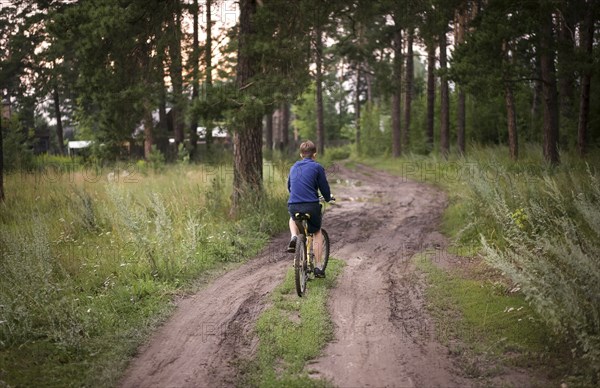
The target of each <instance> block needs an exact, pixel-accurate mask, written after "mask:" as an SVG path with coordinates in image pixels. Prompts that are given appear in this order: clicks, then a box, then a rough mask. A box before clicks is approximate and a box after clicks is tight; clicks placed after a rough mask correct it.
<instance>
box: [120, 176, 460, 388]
mask: <svg viewBox="0 0 600 388" xmlns="http://www.w3.org/2000/svg"><path fill="white" fill-rule="evenodd" d="M329 179H330V181H332V183H334V182H336V181H337V182H338V183H337V184H336V185H335V186H334V192H335V194H336V197H337V198H338V204H337V205H336V206H334V207H331V208H330V210H329V211H328V213H327V214H326V217H325V220H324V227H326V228H327V229H328V231H329V234H330V236H331V240H332V243H333V246H332V255H333V256H335V257H338V258H341V259H343V260H346V261H347V264H348V265H347V266H346V267H345V269H344V271H343V273H342V275H341V276H340V278H339V279H338V284H337V287H336V288H335V289H334V290H333V292H332V295H331V298H330V303H329V309H330V311H331V314H332V317H333V321H334V324H335V340H334V342H332V343H330V344H329V345H328V346H327V347H326V349H325V351H324V353H323V355H322V357H320V358H319V359H318V360H315V361H314V362H313V363H311V364H310V365H309V367H308V370H309V372H310V373H311V374H312V375H313V376H322V377H325V378H328V379H330V380H331V381H333V382H334V384H335V385H337V386H340V387H349V386H395V387H413V386H417V387H433V386H443V387H449V386H469V385H472V384H470V382H469V381H467V380H465V379H463V378H461V377H460V375H459V373H458V372H457V371H456V370H455V369H454V367H453V365H452V362H451V360H450V359H449V358H448V351H447V350H446V349H445V348H443V347H442V346H441V345H439V344H438V343H437V342H436V341H435V336H434V335H433V324H432V322H431V320H430V318H429V316H428V314H427V311H426V309H425V307H424V300H423V282H422V280H421V279H420V278H419V277H418V275H417V274H416V273H415V271H414V268H413V267H412V265H411V263H410V258H411V257H412V255H413V254H414V253H416V252H419V251H421V250H423V249H426V248H428V247H440V246H443V244H444V243H445V242H444V238H443V237H442V236H441V235H440V234H439V233H438V232H437V231H436V229H437V227H438V224H439V221H440V216H441V213H442V211H443V209H444V207H445V205H446V198H445V196H444V194H443V193H441V192H439V191H438V190H436V189H434V188H433V187H431V186H428V185H423V184H420V183H415V182H411V181H405V180H403V179H401V178H397V177H392V176H390V175H388V174H385V173H382V172H379V171H376V170H373V169H370V168H367V167H363V166H359V167H357V168H356V169H355V170H348V169H345V168H341V167H340V168H339V169H337V171H333V172H330V173H329ZM287 240H288V235H287V234H282V235H280V236H278V237H276V238H274V239H273V241H272V243H271V244H270V245H269V247H267V249H265V251H264V252H263V253H262V254H260V255H259V256H258V257H257V258H255V259H253V260H252V261H250V262H249V263H247V264H245V265H243V266H241V267H240V268H238V269H236V270H234V271H232V272H229V273H227V274H225V275H223V276H222V277H220V278H218V279H216V280H215V281H214V282H212V283H211V284H210V285H209V286H207V287H206V288H204V289H203V290H201V291H200V292H199V293H197V294H196V295H194V296H192V297H190V298H187V299H185V300H183V301H181V302H180V303H179V305H178V308H177V311H176V313H175V315H174V316H173V317H172V318H171V319H170V320H169V321H168V322H167V323H166V324H165V325H164V326H163V327H162V328H161V329H160V330H159V331H158V332H157V333H156V334H155V335H154V336H153V338H152V339H151V341H150V342H149V344H148V345H146V346H145V347H143V348H142V349H140V353H139V356H138V357H137V358H136V359H135V360H134V361H133V362H132V364H131V366H130V368H129V370H128V371H127V373H126V375H125V376H124V378H123V380H122V382H121V383H122V386H124V387H200V386H202V387H203V386H207V387H208V386H210V387H214V386H228V385H233V384H234V383H235V380H236V368H235V365H236V361H237V360H239V359H240V358H243V357H246V356H248V355H250V354H251V353H252V351H253V349H254V348H255V346H256V340H255V339H253V337H252V335H251V333H252V327H253V324H254V323H255V321H256V318H257V317H258V315H259V314H260V312H261V311H262V310H263V309H264V308H265V304H266V303H267V302H268V298H267V296H268V295H269V293H270V292H271V291H272V290H273V289H274V288H275V286H276V285H278V284H279V283H280V282H281V281H282V280H283V276H284V272H285V271H286V269H287V268H289V266H290V257H289V255H287V254H285V253H283V248H284V247H285V246H286V243H287Z"/></svg>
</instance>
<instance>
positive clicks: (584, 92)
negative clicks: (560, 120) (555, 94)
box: [577, 0, 596, 157]
mask: <svg viewBox="0 0 600 388" xmlns="http://www.w3.org/2000/svg"><path fill="white" fill-rule="evenodd" d="M594 1H596V0H588V1H587V13H586V15H585V18H584V20H583V26H582V31H581V46H582V48H583V50H584V51H585V53H586V55H587V61H586V62H587V63H586V64H585V65H586V67H585V69H584V70H583V72H582V75H581V97H580V99H579V122H578V124H577V150H578V151H579V155H580V156H582V157H583V156H585V154H586V151H587V132H588V122H589V117H590V85H591V79H592V71H593V66H594V57H593V49H594V19H593V6H594Z"/></svg>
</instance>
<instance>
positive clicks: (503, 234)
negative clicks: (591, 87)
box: [359, 144, 600, 385]
mask: <svg viewBox="0 0 600 388" xmlns="http://www.w3.org/2000/svg"><path fill="white" fill-rule="evenodd" d="M520 151H521V158H520V160H519V161H512V160H510V159H509V158H508V150H507V149H506V147H477V146H475V147H470V148H469V149H468V151H467V156H460V155H455V154H451V155H450V157H449V158H448V159H447V160H446V159H443V158H439V157H438V156H436V155H431V156H421V155H405V156H404V157H402V158H399V159H391V158H389V157H378V158H366V157H365V158H360V159H359V161H360V162H362V163H365V164H368V165H371V166H373V167H376V168H381V169H384V170H386V171H388V172H391V173H393V174H396V175H401V176H404V177H406V178H409V179H412V180H417V181H423V182H428V183H431V184H434V185H436V186H438V187H440V188H441V189H443V190H444V191H446V192H447V193H448V202H449V205H448V208H447V209H446V211H445V214H444V217H443V223H442V229H443V231H444V232H445V234H446V235H448V236H449V237H450V238H451V239H452V247H451V248H449V249H450V250H451V251H453V252H456V253H459V254H467V255H474V254H476V253H480V254H481V255H482V256H483V258H484V260H485V261H486V263H487V264H488V266H490V267H493V268H496V269H497V270H498V271H500V272H501V273H502V274H504V276H505V277H506V278H507V279H510V281H512V282H513V283H514V284H516V285H518V286H519V288H520V290H521V293H522V297H523V298H524V300H525V301H526V305H527V306H529V307H530V308H531V309H532V310H534V311H535V312H536V313H537V314H538V317H539V319H540V320H541V321H543V322H544V324H545V326H546V328H547V329H548V330H549V331H550V332H552V333H556V334H557V336H555V337H554V338H557V339H560V341H562V342H563V343H568V344H569V345H567V346H568V347H569V349H571V350H572V352H573V357H574V359H576V360H578V362H577V363H575V364H573V365H574V368H573V370H571V371H570V372H569V373H570V374H571V375H572V376H571V379H570V381H571V382H574V384H584V385H586V384H587V385H594V384H597V382H598V381H600V318H599V317H600V310H599V309H600V299H599V298H600V288H599V287H600V286H599V284H600V266H599V265H598V260H597V257H598V254H599V252H600V245H599V241H600V239H598V236H600V222H599V220H600V210H599V209H600V206H599V205H600V186H599V182H600V180H599V178H598V171H597V166H598V165H600V159H599V156H600V154H599V153H598V152H591V153H590V154H589V156H588V157H587V158H586V159H581V158H580V157H579V156H577V155H575V154H574V153H569V152H563V153H562V154H561V159H562V160H561V164H560V165H559V166H551V165H548V164H547V163H545V162H544V161H543V159H542V154H541V147H540V146H539V145H532V144H527V145H525V146H523V147H522V148H521V150H520ZM478 313H479V314H480V315H482V316H485V314H486V311H485V310H481V311H479V312H478ZM533 350H534V349H533ZM533 350H532V351H533Z"/></svg>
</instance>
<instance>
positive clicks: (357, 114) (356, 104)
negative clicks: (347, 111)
mask: <svg viewBox="0 0 600 388" xmlns="http://www.w3.org/2000/svg"><path fill="white" fill-rule="evenodd" d="M354 117H355V118H354V119H355V120H356V150H357V151H359V152H360V63H357V64H356V94H355V96H354Z"/></svg>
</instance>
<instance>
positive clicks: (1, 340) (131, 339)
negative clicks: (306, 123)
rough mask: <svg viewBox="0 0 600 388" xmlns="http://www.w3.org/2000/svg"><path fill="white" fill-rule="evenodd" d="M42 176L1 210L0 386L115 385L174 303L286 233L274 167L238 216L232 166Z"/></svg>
mask: <svg viewBox="0 0 600 388" xmlns="http://www.w3.org/2000/svg"><path fill="white" fill-rule="evenodd" d="M61 163H62V162H61ZM46 167H47V168H44V167H43V165H40V168H39V169H38V170H36V171H34V172H30V173H25V172H23V173H20V172H16V173H11V174H9V175H8V176H7V177H6V182H5V184H6V193H7V201H6V203H5V204H3V205H0V206H1V209H0V385H8V386H113V385H115V384H116V382H117V380H118V378H119V377H120V375H121V373H122V372H123V370H124V368H125V366H126V364H127V361H128V360H129V358H130V357H131V355H132V354H134V352H135V350H136V348H137V347H138V345H139V344H140V343H141V342H142V341H143V339H144V338H145V337H146V336H147V335H148V334H149V333H150V332H151V331H152V329H153V328H154V327H156V325H157V324H158V323H160V322H161V321H162V320H164V319H165V318H166V317H167V316H168V315H169V313H170V312H171V311H172V309H173V305H172V303H171V301H172V300H173V298H174V297H175V296H177V295H179V294H185V293H188V292H191V291H192V290H193V289H195V288H196V287H197V286H198V284H199V283H198V282H200V281H201V280H199V279H205V280H206V278H207V277H209V276H210V274H211V273H214V272H215V271H217V272H218V271H219V270H222V269H223V268H230V267H231V266H232V265H237V264H238V263H240V262H243V261H244V260H245V259H246V258H248V257H251V256H253V255H254V254H255V253H256V252H257V251H258V250H259V249H260V248H261V247H262V246H263V245H264V244H265V243H266V242H267V241H268V239H269V237H270V236H271V235H272V234H273V233H274V232H276V231H279V230H283V229H285V228H286V226H287V211H286V208H285V205H284V204H285V200H286V199H287V192H286V189H285V174H286V173H287V171H285V172H283V171H280V170H279V169H277V168H275V167H272V166H271V167H270V168H267V169H266V171H267V173H266V174H265V183H264V184H265V192H266V196H265V198H264V200H263V201H260V202H258V203H257V202H248V203H247V204H245V208H244V209H243V210H242V211H241V212H240V214H242V216H240V217H233V216H232V215H231V214H229V209H230V194H231V180H232V178H233V170H232V168H231V166H230V165H183V164H182V165H168V166H162V167H161V168H160V169H154V168H147V167H145V166H141V165H139V164H133V165H115V166H111V167H110V168H107V167H102V166H91V167H90V166H82V165H79V164H77V163H73V164H71V165H66V166H65V165H64V163H63V164H61V166H60V168H57V167H56V166H55V165H49V166H46Z"/></svg>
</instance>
